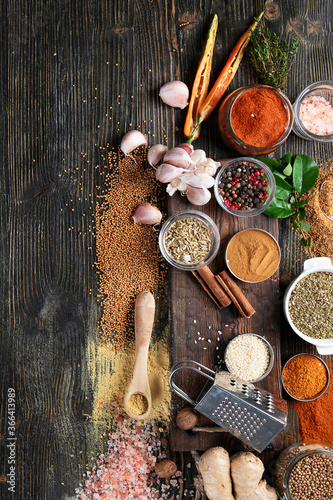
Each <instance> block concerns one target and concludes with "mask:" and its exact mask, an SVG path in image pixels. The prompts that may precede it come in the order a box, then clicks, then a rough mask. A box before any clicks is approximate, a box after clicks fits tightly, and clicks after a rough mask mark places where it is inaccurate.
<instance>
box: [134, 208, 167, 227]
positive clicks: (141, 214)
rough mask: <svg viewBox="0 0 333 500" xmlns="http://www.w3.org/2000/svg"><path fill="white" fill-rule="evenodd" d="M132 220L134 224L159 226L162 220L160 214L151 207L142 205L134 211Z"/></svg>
mask: <svg viewBox="0 0 333 500" xmlns="http://www.w3.org/2000/svg"><path fill="white" fill-rule="evenodd" d="M133 220H134V223H135V224H138V223H139V224H150V225H154V224H159V223H160V222H161V220H162V213H161V212H160V210H159V209H158V208H156V207H154V206H153V205H150V204H149V203H143V204H142V205H140V206H139V207H138V208H137V209H136V210H135V212H134V215H133Z"/></svg>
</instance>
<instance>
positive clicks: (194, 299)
mask: <svg viewBox="0 0 333 500" xmlns="http://www.w3.org/2000/svg"><path fill="white" fill-rule="evenodd" d="M170 205H171V206H170V209H171V212H172V213H173V212H176V211H178V210H179V208H180V207H181V208H184V206H185V204H184V203H183V202H182V203H181V204H180V203H179V201H178V200H176V199H174V200H173V201H172V202H171V203H170ZM203 211H204V212H205V213H207V214H208V215H210V216H211V217H212V218H213V220H214V221H215V222H216V223H217V225H218V228H219V231H220V236H221V247H220V251H219V255H218V257H217V258H216V259H215V261H214V262H213V263H212V265H211V266H210V267H211V269H212V271H213V272H214V273H215V274H216V273H217V272H219V271H221V270H222V269H225V259H224V253H225V248H226V244H227V242H228V240H229V239H230V237H231V236H233V235H234V234H235V233H236V232H238V231H240V230H242V229H245V228H250V227H251V228H253V227H254V228H259V229H264V230H265V231H268V232H270V234H272V235H273V236H274V237H275V238H278V221H277V219H273V218H269V217H267V216H265V215H259V216H257V217H253V218H252V217H248V218H247V217H244V218H237V217H233V216H232V215H230V214H228V213H227V212H225V211H223V210H222V208H221V207H220V206H219V205H218V204H217V203H216V201H215V199H214V200H211V202H210V203H209V205H208V206H205V207H203ZM237 283H238V284H239V286H240V288H241V289H242V291H243V293H244V294H245V295H246V297H247V298H248V300H249V301H250V303H251V304H252V305H253V307H254V308H255V309H256V313H255V314H254V315H253V316H252V317H251V318H249V319H244V318H241V317H240V315H239V313H238V311H237V309H236V308H235V307H234V306H233V305H232V304H231V305H230V306H228V308H225V309H222V310H220V309H218V308H217V307H216V305H215V304H214V302H213V301H212V300H211V299H210V298H209V297H208V296H207V295H206V293H205V292H204V291H203V289H202V288H201V287H200V285H199V284H198V282H197V281H196V280H195V279H194V277H193V276H192V274H191V273H189V272H187V271H180V270H178V269H175V268H172V269H170V299H171V300H170V305H171V337H172V348H171V357H172V360H171V361H172V364H174V363H176V362H178V361H181V360H183V359H191V360H194V361H197V362H199V363H201V364H203V365H204V366H206V367H208V368H210V369H212V370H215V368H216V367H219V368H220V369H222V368H223V354H224V350H225V343H224V341H225V342H227V341H228V340H230V339H231V338H232V337H233V336H235V335H237V334H239V333H257V334H259V335H264V336H265V337H266V338H267V340H269V342H270V343H271V344H272V346H273V349H274V355H275V363H274V366H273V369H272V371H271V373H270V374H269V375H268V377H266V379H264V380H263V381H262V382H260V383H258V384H257V385H258V387H261V388H263V389H265V390H268V391H270V392H272V393H274V394H276V395H277V396H279V397H281V353H280V328H279V323H280V321H279V319H280V310H279V304H280V295H279V275H278V271H277V272H276V273H275V274H274V275H273V276H272V278H270V279H268V280H266V281H264V282H261V283H257V284H248V283H242V282H240V281H237ZM201 339H202V340H201ZM205 382H206V379H204V378H203V377H201V376H200V375H198V376H197V375H196V374H193V373H192V372H190V373H187V372H186V371H184V372H181V374H179V375H177V379H176V383H177V385H178V386H179V387H181V388H182V389H183V390H184V391H185V392H186V393H190V396H191V398H192V399H197V397H198V395H199V394H200V391H201V389H202V387H203V385H204V384H205ZM179 399H180V398H179V397H178V396H176V395H174V396H173V408H172V419H171V446H172V447H173V449H176V450H182V451H184V450H199V449H207V448H209V447H210V446H212V443H219V444H223V443H225V442H226V440H228V441H229V446H230V436H226V435H224V434H221V433H219V434H214V435H211V434H207V433H204V432H202V433H189V432H186V431H181V430H180V429H178V428H177V426H176V425H175V417H176V414H177V412H178V411H179V409H180V408H181V407H182V406H184V403H183V402H182V401H180V400H179ZM187 405H188V404H187V403H186V404H185V406H187ZM208 425H209V423H208ZM238 445H239V443H238ZM232 446H233V445H232ZM281 446H282V439H281V437H280V439H276V440H275V443H274V447H275V448H276V449H278V448H281Z"/></svg>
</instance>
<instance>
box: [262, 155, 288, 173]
mask: <svg viewBox="0 0 333 500" xmlns="http://www.w3.org/2000/svg"><path fill="white" fill-rule="evenodd" d="M258 160H260V161H262V162H263V163H265V165H267V167H269V168H270V169H271V171H272V172H275V171H277V172H281V173H282V172H283V170H284V166H283V165H281V163H279V162H278V161H277V160H274V158H267V157H266V156H260V157H259V158H258Z"/></svg>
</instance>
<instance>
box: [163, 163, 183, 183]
mask: <svg viewBox="0 0 333 500" xmlns="http://www.w3.org/2000/svg"><path fill="white" fill-rule="evenodd" d="M184 172H186V169H184V168H179V167H175V166H174V165H170V164H169V163H162V165H159V166H158V167H157V169H156V179H157V180H158V181H160V182H162V183H165V182H171V181H173V180H174V179H177V177H180V176H181V175H182V174H183V173H184Z"/></svg>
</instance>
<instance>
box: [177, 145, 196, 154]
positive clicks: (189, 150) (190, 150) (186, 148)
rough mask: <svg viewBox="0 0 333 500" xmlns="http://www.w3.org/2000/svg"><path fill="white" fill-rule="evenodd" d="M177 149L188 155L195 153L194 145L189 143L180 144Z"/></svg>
mask: <svg viewBox="0 0 333 500" xmlns="http://www.w3.org/2000/svg"><path fill="white" fill-rule="evenodd" d="M177 148H182V149H184V151H186V153H187V154H189V155H191V154H192V153H193V151H194V147H193V145H192V144H188V143H187V142H184V143H183V144H179V145H178V146H177Z"/></svg>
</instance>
